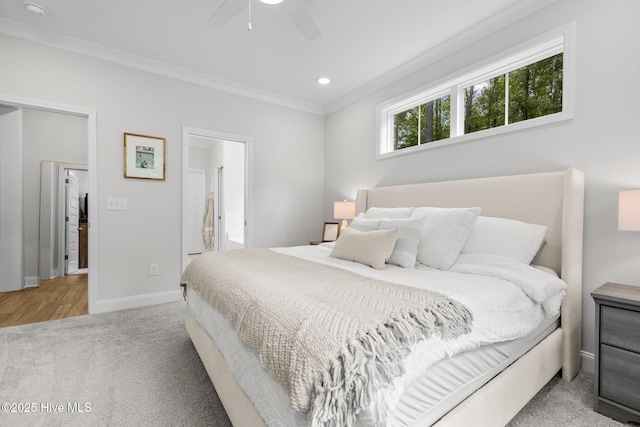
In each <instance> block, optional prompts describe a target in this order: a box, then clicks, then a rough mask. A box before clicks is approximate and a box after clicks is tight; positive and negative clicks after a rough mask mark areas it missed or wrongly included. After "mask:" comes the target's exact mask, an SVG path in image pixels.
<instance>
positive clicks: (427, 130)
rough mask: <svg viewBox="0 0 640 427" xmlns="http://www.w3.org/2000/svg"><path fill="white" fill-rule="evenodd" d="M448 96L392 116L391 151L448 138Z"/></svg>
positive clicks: (449, 106)
mask: <svg viewBox="0 0 640 427" xmlns="http://www.w3.org/2000/svg"><path fill="white" fill-rule="evenodd" d="M450 99H451V97H450V96H449V95H446V96H443V97H440V98H437V99H434V100H432V101H429V102H426V103H424V104H421V105H418V106H416V107H413V108H410V109H408V110H405V111H402V112H400V113H397V114H394V115H393V144H394V146H393V149H394V150H401V149H403V148H407V147H413V146H415V145H421V144H426V143H428V142H432V141H439V140H441V139H446V138H449V135H450V129H449V114H450V110H451V101H450Z"/></svg>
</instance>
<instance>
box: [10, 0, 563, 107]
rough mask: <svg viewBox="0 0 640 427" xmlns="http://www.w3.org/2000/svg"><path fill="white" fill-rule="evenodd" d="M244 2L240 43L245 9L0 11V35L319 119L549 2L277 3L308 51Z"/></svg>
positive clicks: (201, 1) (169, 1)
mask: <svg viewBox="0 0 640 427" xmlns="http://www.w3.org/2000/svg"><path fill="white" fill-rule="evenodd" d="M251 1H252V3H251V4H252V7H251V10H252V17H251V21H252V28H253V29H252V31H251V32H249V31H247V22H248V10H249V9H248V7H247V8H245V10H244V11H243V12H242V13H241V14H240V15H238V16H236V17H235V18H234V19H233V20H231V21H230V22H229V23H227V24H226V25H225V26H223V27H222V28H218V27H215V26H213V25H211V24H208V23H207V21H208V19H209V17H210V16H211V14H212V13H213V11H215V10H216V9H217V7H218V5H219V4H220V3H221V2H222V0H108V1H104V0H102V1H99V0H2V1H0V32H2V33H5V34H9V35H13V36H17V37H22V38H25V39H29V40H33V41H37V42H41V43H46V44H50V45H53V46H58V47H61V48H63V49H69V50H72V51H77V52H80V53H84V54H89V55H92V56H97V57H101V58H104V59H108V60H112V61H115V62H119V63H123V64H127V65H131V66H135V67H138V68H142V69H147V70H149V71H154V72H158V73H161V74H165V75H170V76H173V77H178V78H183V79H185V80H189V81H195V82H198V83H201V84H205V85H208V86H211V87H216V88H220V89H225V90H229V91H232V92H235V93H240V94H243V95H248V96H253V97H256V98H259V99H266V100H270V101H273V102H277V103H280V104H284V105H289V106H292V107H295V108H301V109H304V110H307V111H313V112H317V113H324V112H326V111H331V110H334V109H336V108H338V107H339V106H341V105H343V104H344V103H346V102H348V101H349V100H352V99H355V98H356V97H358V96H360V95H362V94H364V93H365V92H366V91H367V90H372V89H374V88H376V87H379V86H381V85H383V84H384V83H385V82H386V83H388V80H389V79H390V78H395V77H398V76H401V75H402V74H403V73H404V74H406V73H409V72H411V71H414V70H415V69H417V68H416V67H419V66H421V65H424V64H425V63H428V62H429V61H431V60H433V59H434V58H435V57H436V56H437V55H440V56H443V55H444V54H445V53H446V52H445V51H446V50H447V49H450V48H460V47H462V45H464V44H465V43H470V42H472V41H473V40H474V39H477V38H478V37H481V36H484V35H486V34H489V33H491V32H492V31H496V30H498V29H499V28H501V27H504V26H506V25H508V24H510V23H512V22H515V21H516V20H518V19H521V18H523V17H524V16H526V15H528V14H531V13H533V12H535V11H536V10H539V9H541V8H542V7H545V6H547V5H548V4H549V3H551V2H553V1H555V0H284V1H304V2H305V3H306V4H307V8H308V11H309V13H310V14H311V15H312V17H313V18H314V19H315V21H316V23H317V25H318V27H319V29H320V31H321V32H322V36H321V37H320V38H319V39H317V40H314V41H308V40H307V39H306V38H305V37H304V36H302V35H301V34H300V33H299V32H298V31H297V29H296V28H295V27H294V26H293V25H292V24H291V22H290V21H289V19H288V18H287V16H286V14H285V13H283V11H282V9H281V8H280V6H281V5H266V4H263V3H261V2H259V1H257V0H251ZM28 2H29V3H35V4H38V5H40V6H42V7H44V8H45V9H46V10H47V11H48V14H47V16H45V17H42V16H37V15H35V14H33V13H30V12H27V10H26V9H25V7H24V5H25V4H26V3H28ZM248 3H249V0H247V5H248ZM445 48H446V49H445ZM436 59H437V58H436ZM320 76H328V77H330V78H331V84H330V85H328V86H320V85H319V84H318V83H317V82H316V79H317V78H318V77H320Z"/></svg>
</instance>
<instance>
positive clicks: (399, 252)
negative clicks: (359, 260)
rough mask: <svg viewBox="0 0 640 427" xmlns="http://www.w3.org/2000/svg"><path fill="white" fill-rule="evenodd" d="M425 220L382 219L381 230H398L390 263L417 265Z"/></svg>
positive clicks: (407, 266) (403, 265)
mask: <svg viewBox="0 0 640 427" xmlns="http://www.w3.org/2000/svg"><path fill="white" fill-rule="evenodd" d="M425 221H426V219H425V218H416V219H410V218H400V219H382V220H380V230H390V229H396V230H398V239H397V240H396V245H395V247H394V248H393V253H392V254H391V257H390V258H389V261H387V262H388V263H389V264H395V265H399V266H400V267H404V268H409V267H415V265H416V258H417V256H418V246H419V245H420V241H421V240H422V234H423V232H424V228H425Z"/></svg>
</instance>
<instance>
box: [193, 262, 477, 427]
mask: <svg viewBox="0 0 640 427" xmlns="http://www.w3.org/2000/svg"><path fill="white" fill-rule="evenodd" d="M182 282H183V283H185V284H188V285H189V286H191V287H192V288H193V289H194V290H195V291H196V292H198V294H200V296H202V297H203V298H204V299H205V300H206V301H208V302H209V303H210V304H211V305H212V306H213V307H214V308H215V309H216V310H218V311H219V312H220V313H222V314H223V315H224V316H225V317H226V319H227V320H228V321H229V323H230V324H231V325H232V326H233V327H234V328H235V330H236V331H237V332H238V335H239V337H240V340H241V341H242V342H243V343H245V344H247V345H249V346H250V347H251V348H252V349H253V350H254V351H255V353H256V354H257V355H258V356H259V357H260V360H261V361H262V363H264V365H265V366H266V367H267V368H268V369H269V370H270V371H271V373H272V374H273V375H274V376H275V377H276V378H277V380H278V381H279V382H280V383H281V384H282V386H283V387H284V388H285V389H286V390H287V392H288V393H289V396H290V399H291V401H290V405H291V408H292V409H294V410H296V411H301V412H309V411H310V423H311V425H312V426H329V425H330V426H349V425H353V423H354V422H355V419H356V416H357V414H358V413H359V412H360V410H362V409H363V408H365V407H366V406H367V405H368V404H369V403H370V402H371V399H372V397H373V395H374V392H375V391H376V390H378V389H379V388H381V387H384V386H385V385H387V384H389V382H390V380H391V379H392V378H394V377H396V376H399V375H401V374H402V373H403V365H402V359H404V357H405V356H407V355H408V354H409V351H410V348H411V346H412V345H413V344H414V343H416V342H418V341H420V340H423V339H427V338H429V337H431V336H440V337H443V338H445V339H447V338H454V337H457V336H459V335H461V334H464V333H467V332H469V331H470V327H471V326H470V325H471V320H472V315H471V313H470V312H469V311H468V309H467V308H466V307H464V306H463V305H462V304H460V303H458V302H456V301H453V300H451V299H449V298H447V297H446V296H443V295H441V294H438V293H435V292H431V291H426V290H421V289H417V288H412V287H409V286H403V285H397V284H392V283H388V282H383V281H379V280H374V279H369V278H366V277H363V276H360V275H358V274H355V273H351V272H348V271H344V270H342V269H340V268H336V267H332V266H327V265H322V264H318V263H314V262H311V261H306V260H303V259H299V258H296V257H292V256H288V255H282V254H278V253H276V252H273V251H270V250H268V249H242V250H236V251H226V252H218V253H210V254H205V255H202V256H199V257H198V258H196V259H195V260H194V261H192V262H191V263H190V264H189V266H188V267H187V269H186V270H185V272H184V275H183V276H182Z"/></svg>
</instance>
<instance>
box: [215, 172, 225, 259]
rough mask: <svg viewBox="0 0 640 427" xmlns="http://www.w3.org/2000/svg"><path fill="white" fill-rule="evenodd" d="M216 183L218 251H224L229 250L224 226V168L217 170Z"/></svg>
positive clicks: (216, 237) (216, 236)
mask: <svg viewBox="0 0 640 427" xmlns="http://www.w3.org/2000/svg"><path fill="white" fill-rule="evenodd" d="M216 171H217V172H216V181H217V188H218V193H217V194H216V196H218V197H217V199H216V212H215V215H216V216H215V223H216V233H215V234H216V235H215V239H216V250H218V251H224V250H226V249H227V247H226V244H225V243H226V238H225V233H226V230H225V226H224V220H225V217H224V213H225V212H224V197H225V194H224V167H223V166H218V167H217V169H216Z"/></svg>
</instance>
